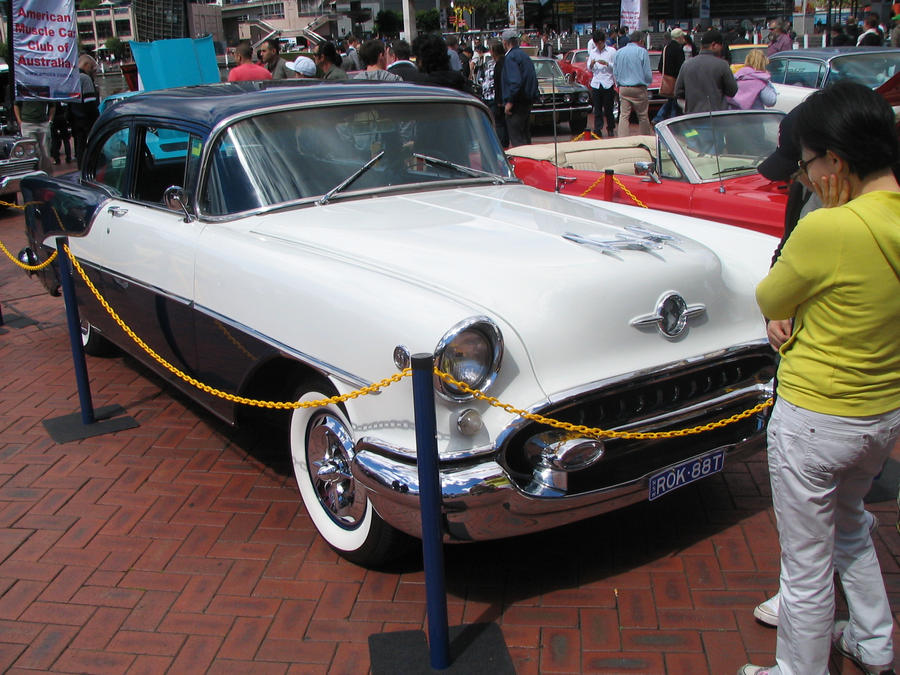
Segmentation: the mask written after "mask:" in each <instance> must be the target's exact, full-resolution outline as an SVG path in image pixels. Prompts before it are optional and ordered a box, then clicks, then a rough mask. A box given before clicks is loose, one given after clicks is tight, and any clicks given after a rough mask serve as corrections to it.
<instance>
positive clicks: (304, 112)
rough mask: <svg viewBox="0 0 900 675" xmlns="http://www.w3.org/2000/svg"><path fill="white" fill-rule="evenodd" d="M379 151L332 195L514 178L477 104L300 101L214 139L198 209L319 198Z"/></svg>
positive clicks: (227, 210)
mask: <svg viewBox="0 0 900 675" xmlns="http://www.w3.org/2000/svg"><path fill="white" fill-rule="evenodd" d="M382 152H383V153H384V154H383V155H382V156H381V158H380V159H379V160H378V161H377V162H375V163H373V164H372V166H371V167H369V168H368V169H367V170H366V171H365V172H364V173H362V174H361V175H360V176H359V177H358V178H357V179H356V180H355V181H354V182H353V183H352V185H349V186H347V187H346V188H344V189H342V190H339V191H338V192H339V194H338V195H337V196H335V197H333V198H335V199H336V198H339V197H342V196H345V195H348V194H353V193H358V192H360V191H369V192H371V191H372V190H377V191H384V190H386V189H403V188H404V187H405V186H409V185H413V184H421V183H433V182H437V181H447V180H457V181H458V180H471V181H484V180H491V177H492V176H494V177H497V179H498V180H502V179H512V173H511V170H510V167H509V164H508V163H507V161H506V158H505V156H504V154H503V149H502V148H501V147H500V144H499V143H498V141H497V136H496V134H495V133H494V130H493V127H492V126H491V121H490V119H489V118H488V116H487V115H486V114H485V113H484V112H483V111H482V110H481V109H480V108H478V107H476V106H474V105H467V104H463V103H450V102H444V101H442V102H440V103H428V104H423V103H421V102H418V101H417V102H383V103H378V104H375V103H367V104H366V105H360V104H353V105H341V106H327V107H315V108H302V109H294V110H285V111H279V112H271V113H266V114H259V115H255V116H253V117H249V118H246V119H242V120H239V121H237V122H235V123H234V124H232V125H231V126H229V127H228V128H227V129H225V130H224V132H222V133H221V134H220V135H219V136H218V138H217V140H216V141H215V145H214V146H213V148H212V150H211V152H210V155H209V159H208V169H207V171H206V179H205V185H204V188H203V189H202V190H201V199H200V206H201V210H202V211H203V212H204V213H207V214H209V215H213V216H224V215H230V214H235V213H241V212H244V211H251V210H257V209H260V208H267V207H270V206H277V205H279V204H287V203H291V202H295V201H298V200H304V199H311V198H319V197H321V196H323V195H325V194H326V193H328V192H329V191H331V190H333V189H334V188H335V187H336V186H338V185H340V184H341V183H342V182H343V181H345V180H346V179H347V178H349V177H350V176H352V175H353V174H354V173H355V172H357V171H358V170H359V169H360V168H361V167H363V166H364V165H365V164H366V163H368V162H370V161H371V160H372V159H373V158H374V157H376V156H377V155H378V154H379V153H382ZM423 157H425V158H428V159H423ZM429 160H441V161H440V162H438V161H429ZM454 165H457V166H454ZM466 168H468V169H473V170H474V171H466V170H465V169H466Z"/></svg>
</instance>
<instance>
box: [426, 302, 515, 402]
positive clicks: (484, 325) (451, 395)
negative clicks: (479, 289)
mask: <svg viewBox="0 0 900 675" xmlns="http://www.w3.org/2000/svg"><path fill="white" fill-rule="evenodd" d="M469 331H474V332H476V333H478V334H479V336H480V337H482V338H483V339H484V340H485V341H486V342H487V343H488V346H489V353H490V362H489V363H485V364H483V367H482V374H481V376H480V377H479V378H478V379H477V380H476V381H474V382H466V384H468V385H469V386H470V387H472V389H478V390H479V391H486V390H488V389H489V388H490V387H491V385H492V384H493V383H494V381H495V380H496V379H497V374H498V373H499V372H500V363H501V361H502V360H503V335H502V333H501V332H500V328H499V327H498V326H497V324H496V323H494V321H493V320H492V319H490V318H489V317H486V316H473V317H469V318H468V319H463V320H462V321H460V322H459V323H457V324H456V325H455V326H453V327H452V328H451V329H450V330H448V331H447V332H446V333H444V336H443V337H442V338H441V339H440V341H439V342H438V344H437V347H435V349H434V365H435V367H436V368H440V367H441V361H442V360H443V357H444V351H445V350H446V349H447V348H448V347H449V346H450V345H451V344H453V342H454V341H455V340H457V339H458V338H459V337H460V336H462V335H463V334H465V333H466V332H469ZM434 388H435V391H437V393H438V394H439V395H440V396H441V397H442V398H444V399H446V400H448V401H453V402H461V401H470V400H472V399H473V398H474V396H473V395H472V394H468V393H466V392H463V391H459V390H457V389H456V388H454V387H451V386H450V385H449V384H448V383H447V382H445V381H444V380H442V379H441V378H439V377H438V376H437V375H435V376H434Z"/></svg>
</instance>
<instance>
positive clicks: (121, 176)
mask: <svg viewBox="0 0 900 675" xmlns="http://www.w3.org/2000/svg"><path fill="white" fill-rule="evenodd" d="M201 148H202V142H201V138H200V136H199V135H198V134H196V133H191V131H190V130H188V129H184V128H179V127H178V126H176V125H167V124H163V123H131V124H126V125H123V126H120V127H119V128H116V129H111V130H109V132H108V133H107V134H106V135H105V137H104V138H103V139H102V140H101V142H99V143H97V144H93V145H92V150H93V152H92V154H91V155H90V156H89V158H88V159H87V164H86V167H87V170H86V172H85V176H86V181H87V182H89V183H92V184H95V185H96V186H98V187H100V188H102V189H104V190H105V191H106V193H107V195H108V196H109V198H108V199H107V200H106V201H105V202H103V203H102V204H101V205H100V208H99V209H98V212H97V214H96V216H95V218H94V221H93V223H92V224H91V227H90V230H89V231H88V234H87V235H86V236H85V237H84V238H81V239H73V240H72V243H71V247H72V250H73V252H74V253H75V254H76V256H78V258H79V259H81V260H82V261H83V262H84V265H85V267H86V269H88V270H89V274H90V276H91V277H92V278H93V279H95V280H96V281H95V283H97V285H98V287H99V288H100V289H101V293H103V295H104V296H105V297H106V299H107V301H108V302H109V303H110V305H111V306H112V307H113V309H114V310H115V311H116V312H117V313H118V314H119V315H120V316H121V318H122V319H123V320H124V321H125V323H126V324H127V325H128V326H129V327H130V328H131V329H132V330H133V331H134V332H135V333H136V334H137V335H138V337H140V338H141V339H142V340H144V341H145V342H146V343H147V344H149V345H150V346H151V347H152V348H153V349H154V350H155V351H157V353H159V354H160V355H161V356H162V357H163V358H164V359H166V360H167V361H169V362H171V363H172V364H173V365H175V366H177V367H178V368H180V369H183V370H186V371H188V372H192V371H193V369H194V367H195V364H196V345H195V343H194V337H193V336H194V333H193V322H194V319H193V295H194V260H195V257H196V248H197V242H198V238H199V234H200V232H201V230H202V229H203V225H202V224H201V223H200V222H198V221H197V220H195V219H187V218H186V216H185V213H184V212H183V211H181V210H179V209H173V208H170V207H169V206H167V205H166V204H165V203H164V200H163V195H164V192H165V189H166V188H167V187H169V186H179V187H184V186H185V185H186V184H187V183H188V181H189V180H190V179H191V176H192V174H194V173H196V165H197V163H198V161H199V157H200V150H201ZM186 220H188V221H189V222H185V221H186ZM85 304H86V306H87V307H90V306H91V305H90V299H88V300H86V302H85ZM87 316H88V317H89V320H90V321H91V323H95V325H97V326H99V327H101V330H103V332H105V333H108V334H111V335H112V332H113V331H115V332H116V334H115V335H113V339H114V340H115V341H116V342H118V343H119V344H120V345H123V346H124V347H125V348H126V349H127V350H128V351H131V352H133V353H135V354H136V355H137V356H139V357H140V358H142V359H144V360H147V361H149V357H148V356H147V355H146V354H145V353H143V351H142V350H141V349H139V348H138V347H137V346H136V345H135V344H134V343H133V342H132V341H131V340H130V339H128V338H124V339H123V337H122V335H121V329H119V328H118V327H117V326H115V325H114V323H113V322H112V321H111V320H110V319H109V317H108V316H106V315H105V313H103V312H102V310H101V311H99V312H98V311H97V310H96V309H88V311H87ZM153 365H154V367H156V364H155V363H154V364H153Z"/></svg>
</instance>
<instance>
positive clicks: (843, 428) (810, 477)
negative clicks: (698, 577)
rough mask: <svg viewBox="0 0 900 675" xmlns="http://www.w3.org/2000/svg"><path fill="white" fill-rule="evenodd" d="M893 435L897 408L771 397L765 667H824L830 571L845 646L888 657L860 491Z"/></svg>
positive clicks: (783, 673) (886, 613) (785, 672)
mask: <svg viewBox="0 0 900 675" xmlns="http://www.w3.org/2000/svg"><path fill="white" fill-rule="evenodd" d="M898 433H900V409H897V410H894V411H892V412H889V413H884V414H882V415H876V416H872V417H839V416H836V415H824V414H821V413H816V412H812V411H810V410H805V409H804V408H800V407H798V406H795V405H792V404H790V403H788V402H787V401H785V400H784V399H778V401H777V403H776V404H775V409H774V410H773V412H772V418H771V420H769V427H768V454H769V478H770V480H771V483H772V501H773V502H774V504H775V517H776V519H777V521H778V538H779V540H780V543H781V607H780V609H779V612H778V639H777V645H776V649H775V657H776V662H777V665H776V667H775V668H774V669H773V670H772V671H771V673H772V675H776V674H779V673H780V675H827V673H828V657H829V654H830V651H831V632H832V627H833V623H834V581H833V576H834V569H837V571H838V574H840V576H841V584H842V586H843V588H844V593H845V595H846V597H847V605H848V606H849V609H850V624H849V626H848V628H847V631H846V632H845V636H846V644H847V646H848V648H850V649H855V650H856V651H857V653H858V655H859V657H860V659H861V660H862V661H863V662H864V663H866V664H870V665H882V664H888V663H892V662H893V660H894V651H893V644H892V641H891V632H892V629H893V618H892V616H891V608H890V606H889V604H888V599H887V594H886V593H885V590H884V580H883V579H882V577H881V568H880V567H879V564H878V559H877V558H876V557H875V547H874V546H873V545H872V538H871V536H870V535H869V530H868V520H867V519H866V516H865V510H864V509H863V497H864V496H865V495H866V493H867V492H868V491H869V488H870V487H871V485H872V479H873V478H874V477H875V476H876V475H877V474H878V472H879V471H880V470H881V468H882V466H883V465H884V462H885V461H886V460H887V457H888V455H889V454H890V451H891V448H893V446H894V443H895V441H896V440H897V436H898Z"/></svg>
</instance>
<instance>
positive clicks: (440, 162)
mask: <svg viewBox="0 0 900 675" xmlns="http://www.w3.org/2000/svg"><path fill="white" fill-rule="evenodd" d="M413 157H415V158H416V159H421V160H422V161H423V162H425V163H426V164H433V165H434V166H442V167H444V168H445V169H456V170H457V171H459V172H460V173H464V174H466V175H467V176H472V177H473V178H493V179H494V183H495V184H497V185H499V184H500V183H505V182H506V181H507V180H510V179H508V178H504V177H503V176H499V175H497V174H496V173H490V172H488V171H482V170H481V169H473V168H472V167H471V166H465V165H463V164H457V163H456V162H451V161H450V160H447V159H439V158H437V157H430V156H428V155H423V154H421V153H419V152H414V153H413Z"/></svg>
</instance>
